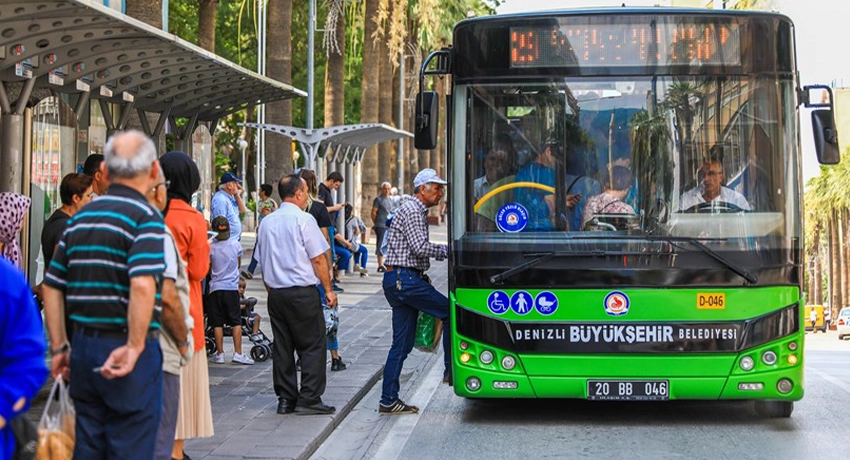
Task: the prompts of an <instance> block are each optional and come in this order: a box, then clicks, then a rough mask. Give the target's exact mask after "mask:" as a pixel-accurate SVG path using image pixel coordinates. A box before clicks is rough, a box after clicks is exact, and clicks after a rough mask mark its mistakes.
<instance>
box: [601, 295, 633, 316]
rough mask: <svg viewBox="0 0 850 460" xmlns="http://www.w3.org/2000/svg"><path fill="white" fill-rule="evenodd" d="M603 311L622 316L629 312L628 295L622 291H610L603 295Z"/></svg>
mask: <svg viewBox="0 0 850 460" xmlns="http://www.w3.org/2000/svg"><path fill="white" fill-rule="evenodd" d="M604 304H605V313H608V315H609V316H623V315H625V314H626V313H628V312H629V296H627V295H626V293H624V292H620V291H612V292H609V293H608V295H606V296H605V302H604Z"/></svg>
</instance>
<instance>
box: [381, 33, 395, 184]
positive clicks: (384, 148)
mask: <svg viewBox="0 0 850 460" xmlns="http://www.w3.org/2000/svg"><path fill="white" fill-rule="evenodd" d="M388 39H389V37H383V38H382V39H380V40H378V42H379V46H380V48H379V49H380V51H379V54H378V59H379V60H380V62H379V68H380V72H381V74H380V86H379V91H380V96H379V105H380V106H379V108H378V112H379V115H378V119H379V120H380V121H381V123H383V124H385V125H388V126H393V125H395V123H393V65H392V62H390V56H389V50H390V49H389V47H388V46H387V40H388ZM392 148H393V146H392V142H381V143H380V144H378V180H379V181H381V182H384V181H388V182H390V183H393V182H395V181H394V180H393V176H392V169H393V168H392V163H393V155H392V153H393V151H392Z"/></svg>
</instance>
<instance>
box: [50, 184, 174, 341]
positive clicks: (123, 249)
mask: <svg viewBox="0 0 850 460" xmlns="http://www.w3.org/2000/svg"><path fill="white" fill-rule="evenodd" d="M164 241H165V224H164V223H163V220H162V215H161V214H160V213H159V211H157V210H156V209H154V208H153V207H151V206H150V205H149V204H148V202H147V200H145V197H144V196H143V195H142V194H141V193H139V192H138V191H136V190H134V189H131V188H129V187H126V186H124V185H118V184H113V185H110V186H109V190H108V193H107V194H106V195H105V196H102V197H100V198H99V199H98V200H96V201H92V202H91V203H89V204H87V205H86V206H85V207H83V209H81V210H80V211H79V212H77V213H76V214H75V215H74V217H73V218H71V220H70V222H69V224H68V228H67V230H66V231H65V233H64V235H63V236H62V239H61V240H60V241H59V246H58V248H57V249H56V253H55V254H54V255H53V260H52V261H51V262H50V266H49V267H48V271H47V275H46V276H45V279H44V282H45V283H47V284H48V285H49V286H51V287H53V288H55V289H59V290H61V291H63V292H64V293H65V308H66V312H67V313H68V315H69V317H70V319H71V320H72V321H74V322H76V323H83V324H85V325H87V326H90V327H95V328H109V329H123V328H125V327H126V325H127V307H128V305H129V302H130V278H132V277H135V276H153V277H154V278H155V279H156V285H157V287H156V291H157V292H156V302H155V306H154V316H153V319H152V323H151V327H152V328H158V327H159V318H160V313H161V299H160V291H161V288H162V273H163V270H164V269H165V256H164V252H163V249H164Z"/></svg>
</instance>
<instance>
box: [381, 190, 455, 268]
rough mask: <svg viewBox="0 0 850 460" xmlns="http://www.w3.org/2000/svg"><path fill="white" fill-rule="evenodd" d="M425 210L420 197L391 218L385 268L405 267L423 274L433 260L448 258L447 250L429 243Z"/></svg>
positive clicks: (446, 247) (408, 203) (404, 204)
mask: <svg viewBox="0 0 850 460" xmlns="http://www.w3.org/2000/svg"><path fill="white" fill-rule="evenodd" d="M427 213H428V208H426V207H425V205H424V204H422V201H420V200H419V198H414V199H411V200H407V201H405V202H404V203H403V204H402V205H401V206H400V207H399V208H398V209H397V210H396V211H395V214H394V215H393V219H392V224H390V234H389V237H388V242H387V256H386V259H384V262H385V263H386V265H392V266H394V267H407V268H413V269H416V270H422V271H423V272H424V271H426V270H428V269H429V268H431V261H430V260H429V259H431V258H434V259H437V260H443V259H445V258H446V257H448V253H449V247H448V246H447V245H445V244H434V243H432V242H431V241H429V239H430V237H429V234H428V220H427V218H426V214H427Z"/></svg>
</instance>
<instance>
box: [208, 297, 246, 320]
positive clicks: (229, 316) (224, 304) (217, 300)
mask: <svg viewBox="0 0 850 460" xmlns="http://www.w3.org/2000/svg"><path fill="white" fill-rule="evenodd" d="M209 302H210V304H209V310H208V311H207V325H208V326H210V327H222V326H224V325H225V324H226V325H228V326H233V327H239V326H240V325H241V324H242V319H241V318H240V308H239V292H238V291H213V292H210V294H209Z"/></svg>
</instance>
